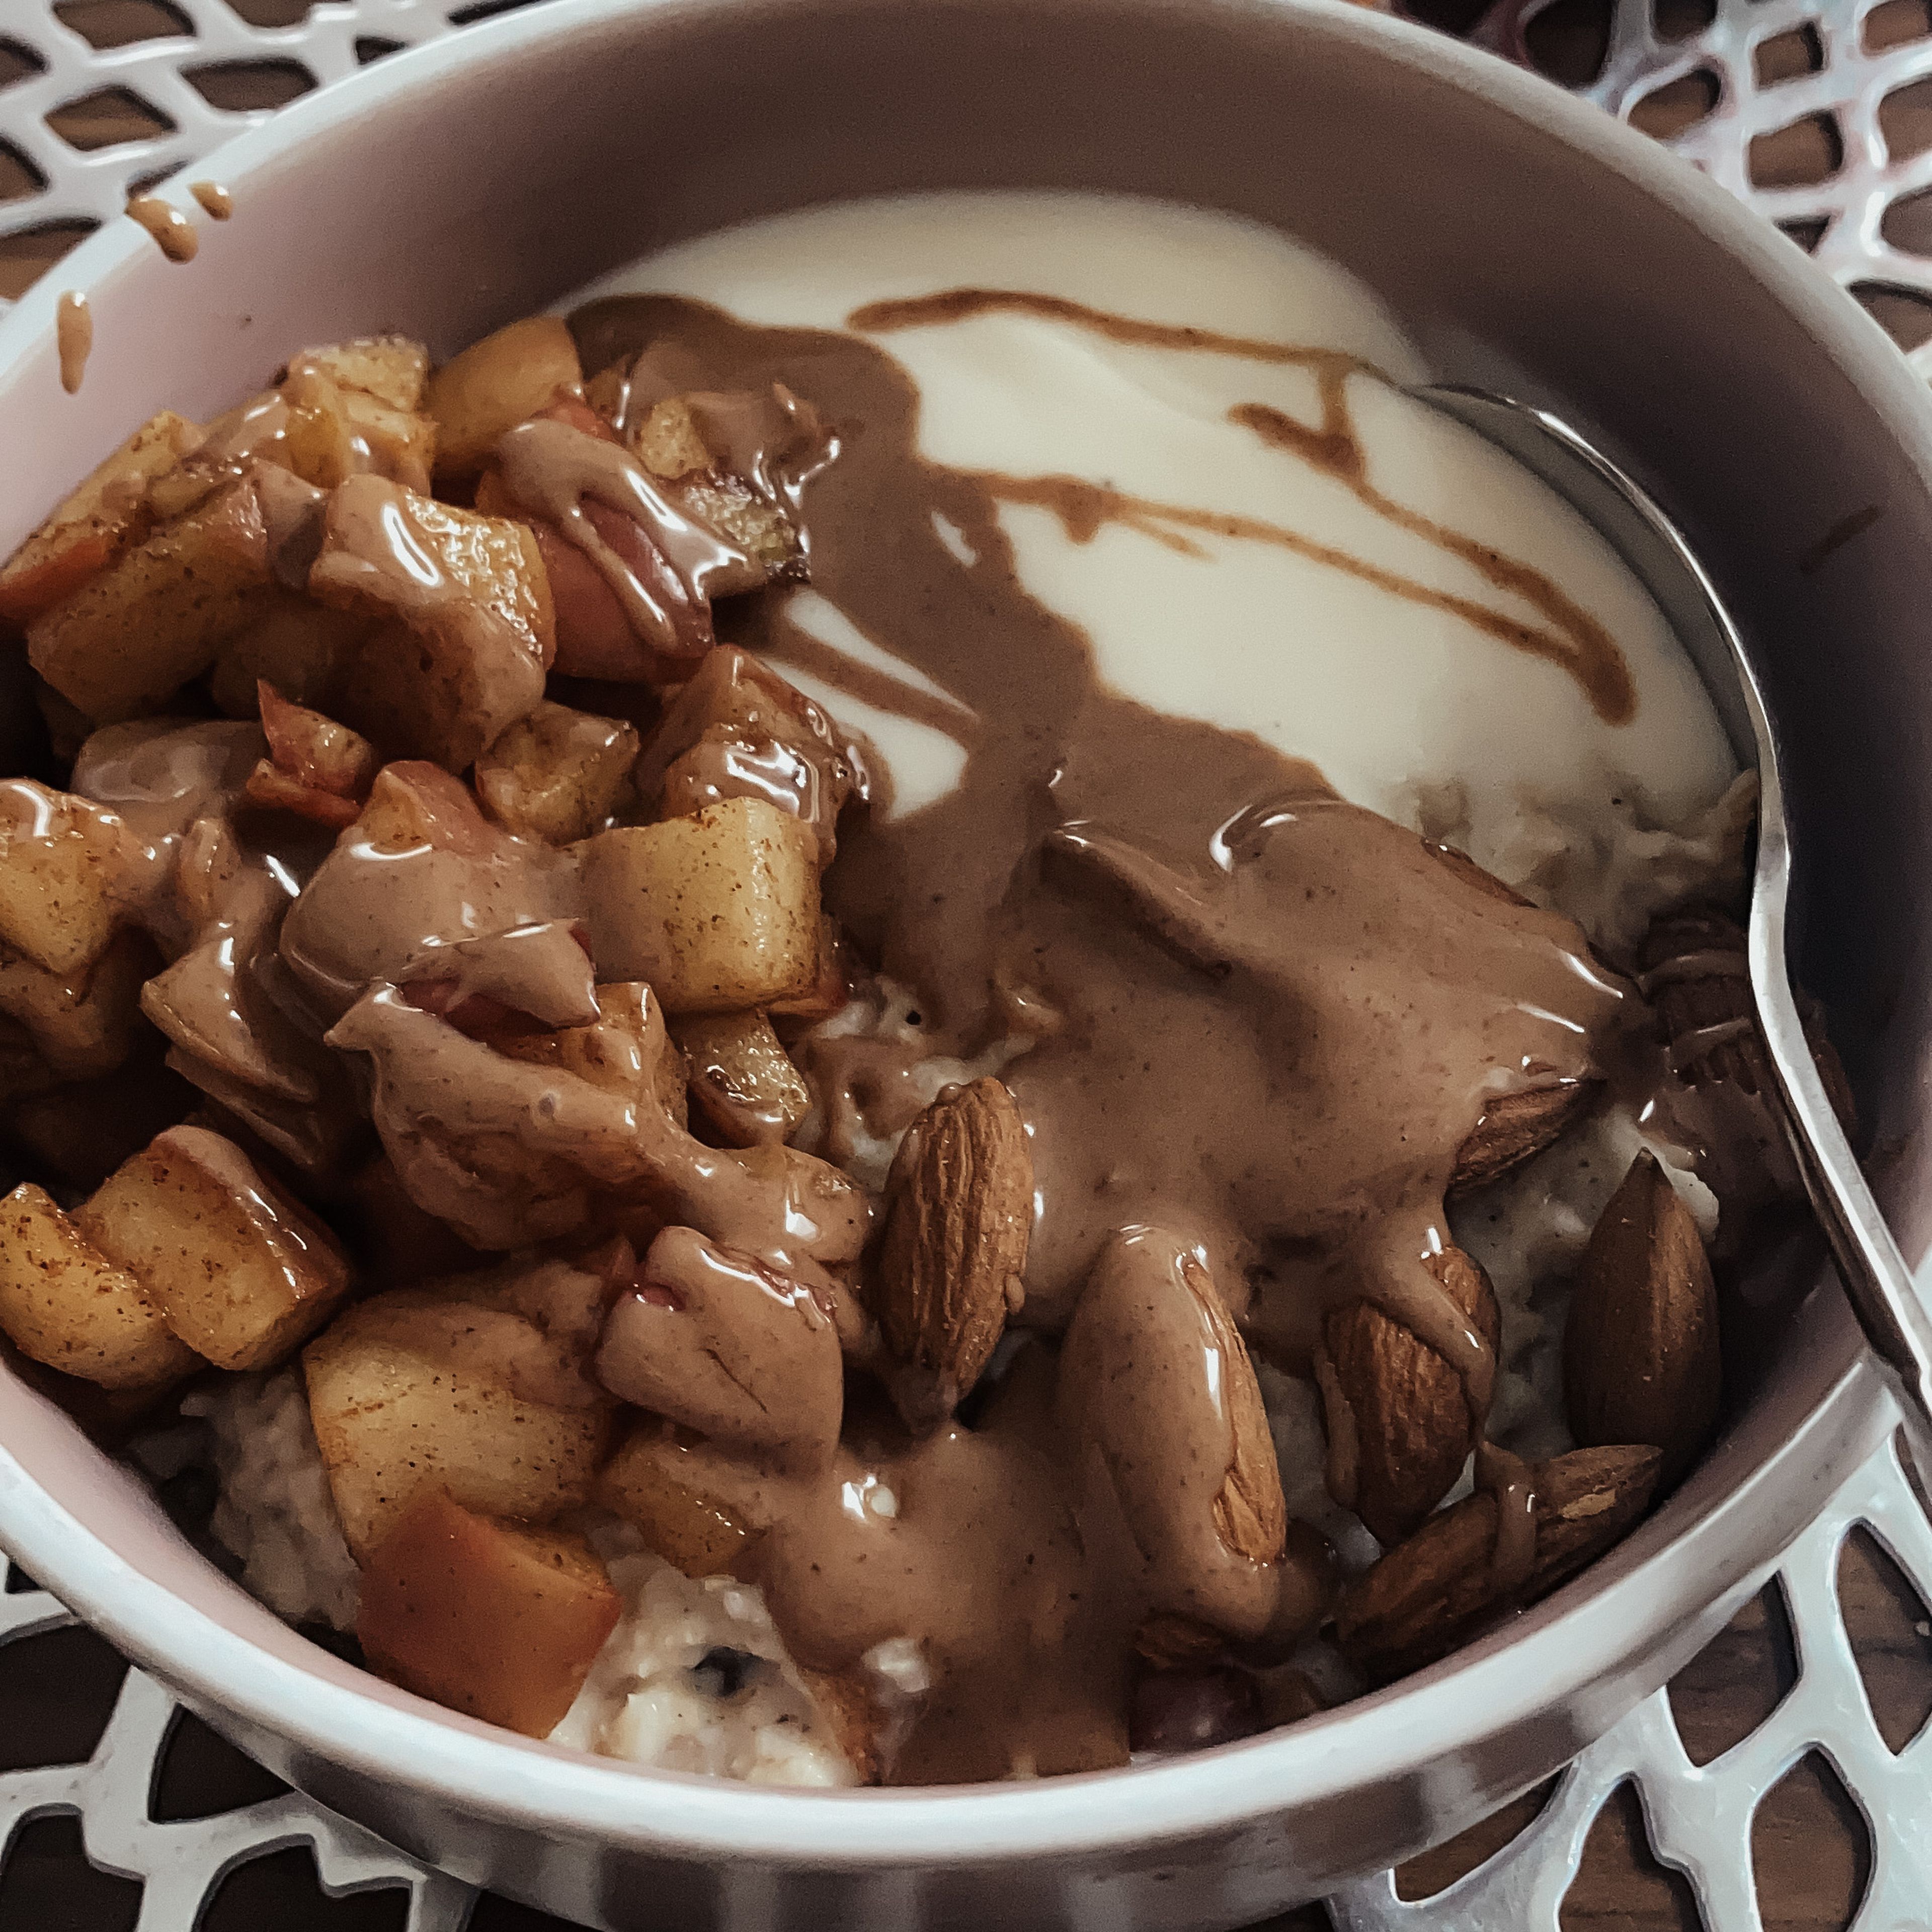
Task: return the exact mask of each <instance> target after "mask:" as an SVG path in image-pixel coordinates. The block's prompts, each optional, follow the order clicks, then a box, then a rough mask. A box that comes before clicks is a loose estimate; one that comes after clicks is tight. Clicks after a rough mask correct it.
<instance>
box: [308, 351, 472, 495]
mask: <svg viewBox="0 0 1932 1932" xmlns="http://www.w3.org/2000/svg"><path fill="white" fill-rule="evenodd" d="M281 393H282V399H283V401H284V402H285V403H287V405H288V412H289V413H288V421H287V425H286V426H285V427H284V430H283V431H282V446H281V452H280V454H281V457H282V458H283V460H284V461H285V462H286V463H287V465H288V466H289V467H290V469H293V471H294V472H295V473H296V475H298V476H299V477H301V478H302V479H303V481H305V482H308V483H313V484H314V485H315V486H316V487H317V489H319V490H333V489H335V487H337V485H338V484H341V483H342V482H344V481H346V480H347V478H350V477H351V476H359V475H363V474H365V472H374V474H375V475H379V476H386V477H388V478H389V479H390V480H391V481H393V482H396V483H400V484H403V485H404V487H407V488H408V489H411V490H423V491H425V492H427V491H428V488H429V481H430V466H431V460H432V458H433V456H434V451H435V448H436V425H434V423H432V422H431V421H430V419H428V417H427V416H417V415H415V414H414V413H412V412H410V411H409V410H399V409H395V408H392V407H391V406H390V405H389V404H388V403H386V402H384V401H383V400H382V399H381V398H380V397H377V396H374V395H371V394H369V392H368V391H366V390H363V389H345V388H344V386H342V385H341V383H338V382H336V381H334V380H332V379H331V378H330V377H328V376H326V375H325V374H323V372H322V371H320V369H317V368H315V367H314V365H312V364H309V363H307V362H305V363H302V364H300V365H298V366H297V367H296V368H293V369H292V370H291V371H290V372H289V377H288V380H287V381H286V382H285V383H283V385H282V389H281Z"/></svg>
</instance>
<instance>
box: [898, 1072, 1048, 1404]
mask: <svg viewBox="0 0 1932 1932" xmlns="http://www.w3.org/2000/svg"><path fill="white" fill-rule="evenodd" d="M887 1192H888V1196H889V1203H890V1205H889V1208H888V1209H887V1212H886V1232H885V1238H884V1240H883V1241H882V1242H881V1243H880V1248H879V1258H878V1267H877V1272H876V1274H875V1276H874V1294H873V1313H874V1314H875V1315H876V1316H877V1318H878V1322H879V1328H880V1332H881V1334H883V1336H884V1338H885V1343H886V1348H887V1349H889V1351H890V1352H891V1354H892V1357H893V1358H894V1359H895V1361H897V1362H898V1364H901V1366H902V1367H904V1368H905V1369H907V1370H912V1371H913V1372H914V1373H913V1376H912V1377H911V1378H904V1377H902V1378H900V1379H898V1381H897V1382H895V1388H894V1394H895V1400H898V1401H899V1403H900V1405H901V1409H907V1410H908V1411H909V1412H908V1413H907V1421H908V1422H910V1423H911V1424H913V1425H914V1426H915V1427H919V1426H929V1425H930V1424H932V1423H934V1422H936V1421H938V1419H939V1418H940V1417H941V1416H942V1415H944V1414H946V1413H947V1412H950V1410H951V1409H952V1408H953V1406H954V1405H955V1404H956V1403H958V1402H959V1400H960V1398H961V1397H963V1396H964V1395H965V1394H966V1392H967V1391H968V1390H969V1389H971V1388H972V1386H973V1385H974V1383H975V1382H977V1381H978V1380H979V1378H980V1370H982V1369H983V1368H984V1367H986V1358H987V1357H988V1356H989V1355H992V1352H993V1349H994V1346H995V1344H996V1343H998V1340H999V1339H1000V1336H1001V1331H1003V1330H1004V1328H1005V1327H1006V1322H1007V1312H1008V1310H1010V1309H1013V1308H1016V1307H1019V1303H1020V1300H1021V1297H1022V1294H1023V1292H1024V1290H1023V1289H1022V1275H1023V1274H1024V1272H1025V1268H1026V1256H1027V1238H1028V1234H1029V1232H1031V1227H1032V1223H1033V1156H1032V1154H1031V1153H1030V1152H1029V1151H1028V1148H1027V1139H1026V1129H1025V1126H1024V1125H1023V1124H1022V1121H1021V1119H1020V1111H1019V1108H1018V1107H1016V1106H1015V1105H1014V1104H1013V1096H1012V1095H1011V1094H1010V1093H1008V1092H1007V1090H1006V1088H1005V1087H1004V1086H1003V1085H1001V1082H998V1080H995V1079H990V1078H989V1079H983V1080H976V1081H974V1082H973V1084H972V1085H971V1086H970V1087H965V1088H953V1089H950V1090H949V1091H947V1093H945V1094H942V1095H941V1097H939V1098H938V1100H935V1102H934V1103H932V1106H929V1108H927V1109H926V1112H924V1113H923V1114H922V1115H920V1116H919V1118H918V1119H917V1120H916V1121H914V1122H913V1124H912V1126H911V1127H910V1128H909V1129H908V1130H907V1134H906V1138H905V1139H904V1142H903V1143H902V1144H901V1147H900V1149H899V1156H898V1160H896V1161H895V1162H894V1163H893V1168H892V1180H891V1181H890V1183H889V1187H888V1190H887ZM928 1396H930V1397H931V1400H930V1401H928V1400H926V1397H928ZM912 1411H916V1412H917V1413H914V1412H912Z"/></svg>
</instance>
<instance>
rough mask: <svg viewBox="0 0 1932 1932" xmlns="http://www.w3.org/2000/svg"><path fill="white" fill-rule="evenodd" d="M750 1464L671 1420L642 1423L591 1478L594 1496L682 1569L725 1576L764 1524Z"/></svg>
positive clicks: (688, 1572)
mask: <svg viewBox="0 0 1932 1932" xmlns="http://www.w3.org/2000/svg"><path fill="white" fill-rule="evenodd" d="M758 1490H759V1485H758V1478H757V1475H756V1473H755V1472H753V1471H752V1470H751V1469H747V1468H746V1467H745V1466H744V1465H742V1463H737V1462H736V1461H735V1460H733V1458H732V1457H730V1456H729V1455H728V1454H727V1453H726V1452H725V1451H723V1450H721V1449H719V1448H716V1447H715V1445H712V1444H711V1443H709V1442H703V1441H701V1440H700V1439H697V1437H695V1436H692V1435H691V1434H690V1433H689V1432H688V1431H687V1430H681V1429H679V1428H677V1427H676V1426H675V1425H674V1424H670V1423H668V1422H664V1421H646V1422H643V1423H640V1424H638V1426H637V1428H636V1429H635V1430H633V1431H632V1433H631V1435H630V1436H628V1438H627V1439H625V1442H624V1443H623V1445H622V1447H621V1448H619V1450H618V1451H617V1453H616V1454H615V1455H614V1456H613V1457H611V1458H610V1462H609V1463H607V1465H606V1466H604V1470H603V1472H602V1473H601V1475H599V1476H598V1478H597V1493H596V1500H597V1501H598V1503H599V1504H601V1505H602V1507H603V1508H605V1509H607V1510H608V1511H610V1514H612V1515H613V1516H619V1517H622V1518H623V1519H624V1520H625V1522H626V1523H629V1524H630V1525H631V1527H632V1528H633V1529H635V1530H636V1531H637V1533H638V1534H639V1535H640V1536H642V1537H643V1539H644V1541H645V1543H646V1544H647V1545H649V1547H650V1548H651V1549H652V1550H655V1552H656V1553H657V1554H658V1556H661V1557H662V1558H663V1559H664V1561H665V1562H667V1563H668V1564H670V1565H671V1566H672V1567H673V1568H675V1569H678V1570H682V1571H683V1572H684V1574H685V1575H686V1576H687V1577H723V1576H727V1575H729V1574H730V1572H731V1571H732V1570H733V1568H734V1567H735V1566H736V1564H737V1562H738V1561H739V1559H740V1558H741V1557H742V1556H744V1555H745V1553H746V1551H747V1550H748V1549H749V1548H750V1547H751V1544H753V1543H754V1542H755V1541H757V1538H759V1537H760V1536H761V1535H763V1533H764V1531H765V1529H766V1527H767V1526H768V1518H767V1517H766V1514H765V1505H764V1503H763V1499H762V1498H761V1497H760V1495H759V1493H758Z"/></svg>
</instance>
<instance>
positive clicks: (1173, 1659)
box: [1134, 1610, 1228, 1670]
mask: <svg viewBox="0 0 1932 1932" xmlns="http://www.w3.org/2000/svg"><path fill="white" fill-rule="evenodd" d="M1227 1647H1228V1640H1227V1639H1226V1637H1223V1635H1222V1634H1221V1633H1220V1631H1217V1630H1211V1629H1210V1628H1208V1625H1205V1624H1204V1623H1197V1622H1196V1621H1195V1619H1193V1618H1192V1617H1186V1616H1181V1614H1180V1613H1178V1612H1177V1611H1174V1610H1156V1611H1155V1612H1154V1613H1153V1614H1152V1615H1151V1616H1148V1617H1146V1618H1145V1619H1142V1623H1141V1627H1140V1628H1139V1630H1137V1631H1135V1632H1134V1651H1135V1653H1136V1655H1137V1656H1139V1658H1140V1659H1141V1660H1142V1662H1143V1663H1145V1664H1152V1665H1153V1667H1154V1669H1155V1670H1175V1669H1177V1668H1178V1667H1180V1666H1181V1665H1182V1664H1202V1663H1205V1661H1207V1660H1208V1658H1211V1657H1218V1656H1220V1654H1221V1653H1222V1652H1223V1651H1224V1650H1226V1649H1227Z"/></svg>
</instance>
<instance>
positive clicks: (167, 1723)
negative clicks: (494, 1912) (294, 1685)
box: [0, 1590, 473, 1932]
mask: <svg viewBox="0 0 1932 1932" xmlns="http://www.w3.org/2000/svg"><path fill="white" fill-rule="evenodd" d="M74 1621H75V1619H74V1616H73V1615H72V1614H71V1613H70V1612H68V1611H67V1610H64V1609H62V1607H61V1606H60V1604H58V1603H57V1602H56V1601H55V1600H54V1598H52V1597H51V1596H49V1595H48V1594H47V1593H46V1592H45V1591H44V1590H34V1591H27V1592H18V1593H16V1594H14V1595H10V1596H4V1597H0V1644H5V1643H11V1642H13V1641H14V1640H17V1639H19V1638H21V1637H37V1636H39V1635H40V1634H41V1633H43V1631H52V1630H58V1629H61V1628H63V1627H64V1626H65V1625H69V1624H71V1623H73V1622H74ZM176 1714H177V1706H176V1705H175V1700H174V1699H173V1698H172V1697H170V1696H169V1694H168V1693H167V1692H166V1691H164V1690H163V1689H162V1688H161V1687H160V1685H158V1684H157V1683H156V1682H154V1679H152V1678H151V1677H146V1676H142V1673H140V1672H139V1671H138V1670H130V1671H129V1672H128V1673H127V1676H126V1678H125V1679H124V1680H123V1682H122V1683H121V1693H120V1696H119V1697H118V1699H117V1700H115V1706H114V1711H113V1715H112V1716H111V1717H110V1718H109V1719H108V1721H107V1729H106V1730H104V1731H103V1732H102V1733H101V1738H100V1741H99V1742H98V1743H97V1744H96V1745H95V1748H94V1753H93V1755H92V1757H89V1760H87V1762H86V1763H85V1764H74V1765H55V1766H50V1767H49V1768H47V1769H44V1770H34V1771H16V1772H8V1773H7V1774H6V1775H5V1776H0V1851H4V1849H5V1846H7V1844H8V1843H10V1841H11V1840H12V1838H13V1834H14V1833H15V1832H17V1831H18V1830H19V1829H20V1827H21V1826H23V1825H24V1824H26V1823H28V1821H29V1820H32V1819H35V1818H43V1817H47V1816H48V1815H49V1814H57V1813H63V1812H65V1813H68V1814H75V1815H77V1816H78V1817H79V1818H80V1828H81V1839H82V1843H83V1844H84V1845H85V1846H86V1849H87V1855H88V1858H89V1861H91V1862H92V1863H93V1864H96V1865H98V1866H99V1867H100V1868H101V1870H103V1871H107V1872H112V1873H115V1876H118V1877H121V1878H129V1879H139V1880H140V1881H141V1883H142V1893H141V1915H140V1918H139V1921H138V1922H137V1924H136V1927H135V1932H190V1928H191V1927H193V1926H195V1925H196V1924H199V1922H200V1919H201V1915H202V1912H203V1911H204V1910H205V1908H206V1906H207V1905H208V1901H209V1900H211V1899H212V1898H213V1897H214V1894H215V1893H216V1891H217V1890H218V1889H219V1888H220V1885H221V1882H222V1880H223V1879H224V1878H226V1876H228V1874H229V1873H230V1872H231V1871H233V1870H235V1868H236V1867H237V1866H238V1865H242V1864H248V1863H249V1862H250V1861H251V1860H253V1859H255V1858H266V1857H268V1856H269V1855H271V1854H272V1853H273V1852H279V1851H282V1850H284V1849H287V1847H288V1846H291V1845H306V1846H309V1847H310V1848H311V1849H312V1850H313V1851H314V1854H315V1862H316V1869H317V1872H318V1873H319V1874H320V1877H321V1880H322V1887H323V1891H325V1892H326V1894H328V1895H329V1897H332V1898H340V1897H344V1895H345V1894H347V1893H350V1892H352V1891H370V1890H372V1889H374V1888H379V1887H380V1888H387V1889H392V1890H393V1889H396V1888H402V1887H407V1889H408V1891H409V1894H410V1904H409V1918H408V1923H407V1932H461V1927H462V1926H463V1922H464V1921H465V1920H466V1918H468V1917H469V1908H470V1906H471V1903H472V1898H473V1894H472V1893H471V1891H470V1890H469V1887H468V1886H466V1885H462V1884H460V1883H458V1881H457V1880H455V1879H452V1878H450V1877H448V1876H446V1875H445V1874H444V1873H441V1872H436V1871H431V1870H429V1869H428V1867H425V1866H423V1865H421V1864H417V1863H416V1861H414V1860H413V1859H411V1858H407V1857H406V1856H405V1855H404V1853H402V1852H399V1851H398V1850H397V1849H395V1846H393V1845H388V1844H385V1843H383V1841H382V1840H381V1839H380V1838H377V1837H375V1836H374V1835H373V1834H372V1833H371V1832H365V1830H363V1829H362V1827H361V1826H359V1825H352V1824H350V1823H349V1821H348V1820H347V1819H345V1818H341V1817H338V1816H337V1815H336V1814H335V1813H334V1812H332V1811H324V1810H323V1808H322V1807H321V1806H320V1805H317V1804H315V1803H314V1802H312V1801H311V1799H307V1798H305V1797H304V1796H302V1793H300V1792H298V1791H291V1792H287V1793H284V1794H283V1795H282V1796H279V1797H275V1798H270V1799H265V1800H264V1801H263V1802H262V1803H260V1804H259V1805H245V1806H244V1807H242V1809H241V1810H239V1811H224V1812H221V1813H220V1814H217V1815H216V1816H215V1817H211V1818H191V1819H186V1820H181V1821H180V1822H178V1823H172V1822H170V1823H157V1821H156V1820H154V1819H153V1818H152V1817H150V1816H149V1815H148V1808H149V1802H150V1800H149V1793H150V1792H151V1790H152V1789H153V1787H154V1773H155V1769H156V1767H157V1765H158V1764H159V1763H160V1757H161V1754H162V1752H163V1749H164V1748H165V1747H166V1744H167V1740H168V1734H169V1731H170V1730H172V1728H173V1726H174V1724H175V1718H176ZM23 1932H24V1928H23Z"/></svg>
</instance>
